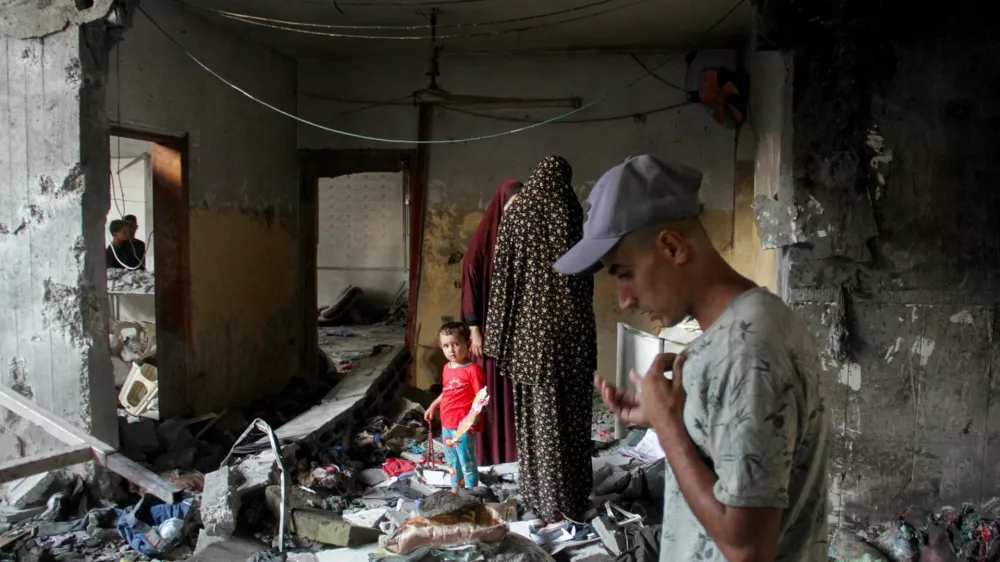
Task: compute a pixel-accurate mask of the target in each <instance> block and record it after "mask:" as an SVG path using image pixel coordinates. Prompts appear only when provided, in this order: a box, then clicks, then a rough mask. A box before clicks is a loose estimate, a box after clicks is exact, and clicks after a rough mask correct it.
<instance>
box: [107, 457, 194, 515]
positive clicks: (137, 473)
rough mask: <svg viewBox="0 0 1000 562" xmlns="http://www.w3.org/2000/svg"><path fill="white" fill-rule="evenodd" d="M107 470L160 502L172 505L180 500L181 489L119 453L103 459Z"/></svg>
mask: <svg viewBox="0 0 1000 562" xmlns="http://www.w3.org/2000/svg"><path fill="white" fill-rule="evenodd" d="M103 465H104V467H105V468H107V469H108V470H110V471H112V472H114V473H115V474H119V475H121V476H122V477H124V478H125V479H126V480H128V481H129V482H132V483H134V484H136V485H138V486H139V487H140V488H143V489H145V490H146V491H147V492H149V493H150V494H153V495H154V496H156V497H158V498H160V499H161V500H163V501H165V502H167V503H169V504H174V503H176V502H177V501H179V500H180V499H181V493H182V492H183V491H184V489H183V488H181V487H179V486H177V485H175V484H172V483H170V482H168V481H166V480H164V479H163V478H160V476H159V475H157V474H155V473H153V472H151V471H149V470H147V469H146V468H144V467H143V466H142V465H140V464H139V463H137V462H135V461H133V460H132V459H130V458H128V457H126V456H125V455H123V454H121V453H111V454H109V455H108V456H107V457H106V458H105V462H104V463H103Z"/></svg>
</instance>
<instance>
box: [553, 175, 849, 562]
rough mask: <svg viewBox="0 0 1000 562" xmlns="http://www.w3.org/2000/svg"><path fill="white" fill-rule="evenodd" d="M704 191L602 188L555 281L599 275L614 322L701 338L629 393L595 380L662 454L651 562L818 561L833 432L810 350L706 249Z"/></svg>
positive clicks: (674, 180) (659, 178)
mask: <svg viewBox="0 0 1000 562" xmlns="http://www.w3.org/2000/svg"><path fill="white" fill-rule="evenodd" d="M700 187H701V173H700V172H698V171H696V170H693V169H690V168H687V167H684V166H676V165H669V164H665V163H663V162H660V161H658V160H656V159H655V158H652V157H650V156H637V157H634V158H629V159H628V160H626V161H625V162H624V163H622V164H620V165H618V166H615V167H614V168H612V169H611V170H609V171H608V172H607V173H605V174H604V176H603V177H601V179H600V180H599V181H598V182H597V185H596V186H595V187H594V190H593V192H592V193H591V194H590V197H589V198H588V199H587V203H586V205H585V206H584V209H585V210H586V212H587V215H586V222H585V223H584V236H583V239H582V240H581V241H580V242H579V243H578V244H577V245H576V246H574V247H573V248H572V249H570V251H569V252H567V253H566V254H565V255H564V256H563V257H562V258H560V259H559V261H557V262H556V264H555V268H556V270H558V271H559V272H561V273H563V274H566V275H579V274H587V273H593V272H594V271H596V270H597V269H600V268H601V266H604V267H606V268H607V269H608V273H610V274H611V275H614V276H615V277H616V278H617V279H618V298H619V301H620V304H621V307H622V309H637V310H639V311H640V312H642V313H644V314H648V315H649V317H650V318H651V319H653V320H657V321H659V323H660V324H661V325H663V326H672V325H675V324H677V323H678V322H680V321H682V320H684V319H685V318H686V317H687V316H692V317H694V318H695V319H696V320H697V321H698V322H699V323H700V324H701V326H702V328H703V329H704V333H703V335H702V336H701V337H700V338H698V339H697V340H696V341H694V342H693V343H692V344H691V345H690V346H689V347H688V348H687V350H686V351H685V352H684V353H683V354H682V355H673V354H662V355H660V356H658V357H657V358H656V360H655V361H654V362H653V366H652V367H650V369H649V371H648V372H647V373H646V374H645V376H643V377H641V378H640V377H639V376H638V375H637V374H636V373H634V372H633V373H632V379H633V382H634V383H635V384H636V386H637V387H638V388H639V392H638V393H633V392H629V391H626V390H624V389H617V388H615V387H614V386H612V385H611V384H608V383H607V382H605V381H604V380H602V379H601V378H600V377H598V378H597V379H596V380H595V385H596V386H597V388H598V390H600V392H601V395H602V397H603V398H604V403H605V404H607V406H608V407H609V408H610V409H611V410H612V411H613V412H614V413H615V414H616V415H617V416H619V417H620V418H622V419H623V420H625V421H626V422H628V423H630V424H633V425H637V426H644V427H651V428H652V429H654V430H655V431H656V434H657V436H658V437H659V440H660V444H661V445H662V446H663V450H664V451H665V452H666V454H667V462H668V470H667V476H666V490H665V494H664V503H665V505H664V512H663V514H664V518H663V528H662V529H663V530H662V540H661V550H660V560H663V561H666V560H698V561H702V562H704V561H713V560H729V561H730V562H735V561H743V560H783V561H784V560H788V561H800V560H817V561H825V560H826V559H827V555H826V549H827V545H826V543H827V523H826V513H827V508H826V505H827V459H828V443H827V440H828V436H829V428H830V420H829V410H828V409H827V407H826V405H825V392H824V389H823V385H822V384H821V382H820V368H819V361H818V358H817V357H818V356H817V352H816V349H815V342H814V341H813V339H812V337H811V336H810V335H809V333H808V332H807V330H806V329H805V326H804V325H803V323H802V322H801V320H800V319H799V318H798V317H797V316H796V314H795V313H794V312H793V311H792V310H791V309H789V308H788V307H787V306H786V305H785V304H784V303H783V302H782V301H781V299H779V298H778V297H776V296H774V295H773V294H771V293H770V292H768V291H767V290H766V289H762V288H758V287H757V286H756V285H755V284H754V283H753V282H752V281H750V280H749V279H746V278H744V277H742V276H740V275H739V274H738V273H736V271H734V270H733V269H732V268H731V267H730V266H729V264H727V263H726V262H725V261H724V260H723V259H722V257H721V256H720V255H719V253H718V251H716V250H715V248H714V247H713V246H712V243H711V241H710V240H709V238H708V236H707V234H706V233H705V230H704V228H703V227H702V225H701V222H700V221H699V220H698V214H699V211H700V203H699V200H698V190H699V189H700ZM668 372H670V374H669V375H667V374H666V373H668Z"/></svg>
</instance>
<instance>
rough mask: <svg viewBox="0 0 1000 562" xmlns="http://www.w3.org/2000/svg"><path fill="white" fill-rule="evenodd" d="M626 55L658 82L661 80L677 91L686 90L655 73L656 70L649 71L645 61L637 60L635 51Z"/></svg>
mask: <svg viewBox="0 0 1000 562" xmlns="http://www.w3.org/2000/svg"><path fill="white" fill-rule="evenodd" d="M628 56H630V57H632V60H634V61H635V63H636V64H638V65H639V66H641V67H642V69H643V70H645V71H646V72H648V73H649V75H650V76H651V77H653V78H654V79H655V80H656V81H658V82H661V83H663V84H666V85H667V86H670V87H671V88H673V89H675V90H678V91H681V92H684V93H687V91H686V90H685V89H684V88H682V87H681V86H678V85H677V84H674V83H673V82H670V81H669V80H667V79H666V78H663V77H662V76H660V75H659V74H657V73H656V72H653V71H651V70H650V69H649V67H648V66H646V63H644V62H642V61H641V60H639V57H637V56H636V55H635V53H629V55H628Z"/></svg>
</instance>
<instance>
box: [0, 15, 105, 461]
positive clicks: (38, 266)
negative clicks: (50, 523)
mask: <svg viewBox="0 0 1000 562" xmlns="http://www.w3.org/2000/svg"><path fill="white" fill-rule="evenodd" d="M63 4H64V3H61V2H57V3H53V4H50V5H49V8H47V9H40V8H37V7H36V8H35V9H34V12H32V13H27V12H23V11H21V10H20V9H19V8H18V7H17V6H13V7H11V6H2V7H0V23H2V25H0V77H2V78H0V123H3V126H2V128H0V264H3V265H2V267H0V381H2V383H3V384H4V385H6V386H7V387H9V388H11V389H13V390H14V391H16V392H18V393H20V394H21V395H23V396H25V397H27V398H29V399H31V400H33V401H34V402H36V403H37V404H38V405H40V406H41V407H43V408H46V409H48V410H50V411H52V412H54V413H55V414H57V415H59V416H61V417H63V418H64V419H66V420H67V421H69V422H70V423H73V424H75V425H76V426H78V427H79V428H81V429H83V430H85V431H88V432H90V433H92V434H93V435H95V436H97V437H98V438H100V439H103V440H105V441H106V442H108V443H112V444H114V443H117V425H116V423H115V419H116V418H115V391H114V380H113V378H112V374H111V361H110V356H109V350H108V344H107V336H106V333H105V325H106V322H107V318H108V306H107V289H106V286H105V270H104V252H103V247H104V235H103V232H104V214H105V213H106V212H107V208H108V205H109V198H108V168H109V165H108V162H109V155H108V146H107V134H108V123H107V118H106V116H105V114H104V94H105V81H106V77H107V52H108V47H107V43H106V40H107V29H106V28H105V27H104V26H103V25H102V24H101V23H93V24H86V25H82V26H81V25H75V24H66V23H65V22H64V23H63V24H61V25H58V26H54V27H53V26H52V25H50V24H51V22H48V23H46V22H47V19H48V18H50V17H52V18H56V19H58V18H59V17H61V16H57V15H54V14H57V13H58V14H63V13H64V12H62V11H60V10H63V8H65V7H66V6H64V5H63ZM71 4H72V3H70V5H71ZM106 11H107V10H106V6H105V9H104V11H103V12H100V13H97V12H92V13H90V14H89V17H92V18H93V17H100V15H101V14H103V13H104V12H106ZM73 17H74V18H83V16H82V15H79V14H76V15H74V16H73ZM26 18H27V19H26ZM29 20H30V21H29ZM79 21H81V22H82V21H84V19H79ZM33 24H37V25H35V27H32V25H33ZM12 26H13V27H17V28H18V29H19V31H20V32H21V33H20V36H21V37H25V36H27V37H31V36H35V35H39V34H44V37H37V38H19V37H16V36H12V35H9V34H8V33H10V31H11V27H12ZM2 427H3V429H2V431H6V432H11V433H14V434H16V435H18V436H19V437H20V439H21V441H22V443H23V453H24V454H25V455H31V454H34V453H37V452H41V451H44V450H47V449H51V448H54V447H60V446H61V445H60V444H59V443H58V442H57V441H55V440H54V439H53V438H51V437H49V436H48V435H47V434H46V433H45V432H44V431H42V430H41V429H39V428H38V427H35V426H33V425H31V424H28V423H27V422H24V421H23V420H20V419H19V418H18V417H17V416H16V415H14V414H13V413H11V412H8V411H6V410H4V411H3V424H2Z"/></svg>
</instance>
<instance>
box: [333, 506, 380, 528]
mask: <svg viewBox="0 0 1000 562" xmlns="http://www.w3.org/2000/svg"><path fill="white" fill-rule="evenodd" d="M388 511H389V510H388V509H386V508H384V507H380V508H376V509H366V510H364V511H355V512H354V513H345V514H344V521H347V522H348V523H350V524H351V525H354V526H355V527H365V528H366V529H378V526H379V523H381V522H382V520H383V519H385V514H386V512H388Z"/></svg>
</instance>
